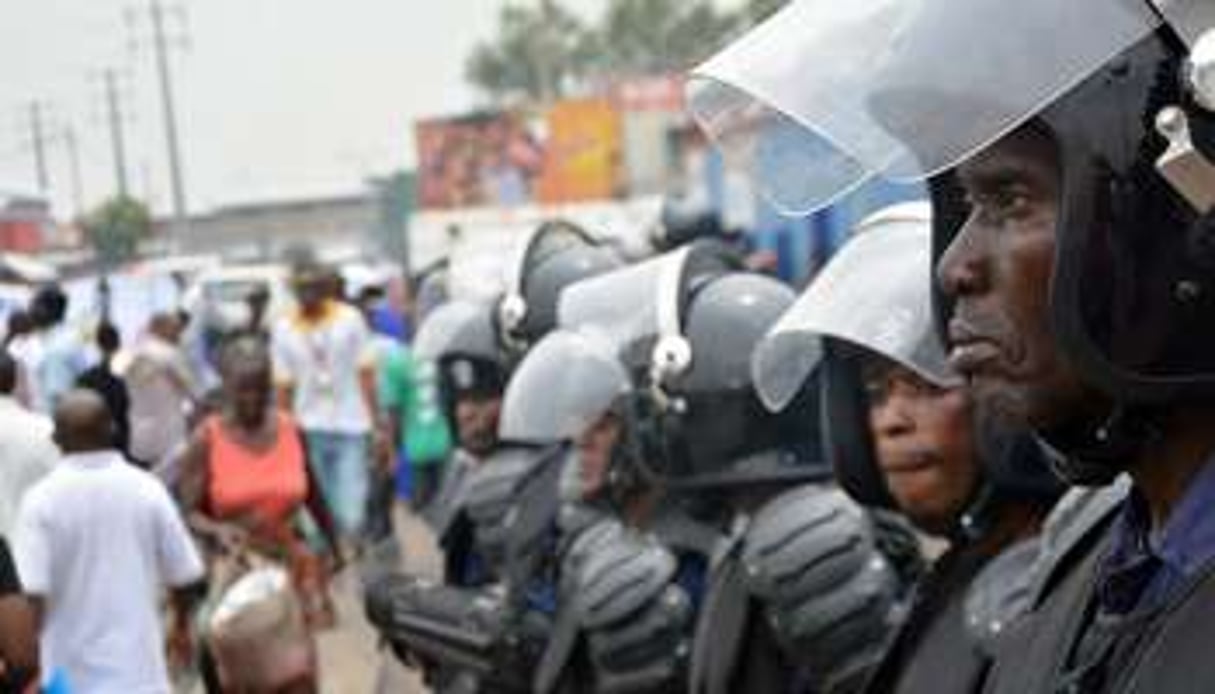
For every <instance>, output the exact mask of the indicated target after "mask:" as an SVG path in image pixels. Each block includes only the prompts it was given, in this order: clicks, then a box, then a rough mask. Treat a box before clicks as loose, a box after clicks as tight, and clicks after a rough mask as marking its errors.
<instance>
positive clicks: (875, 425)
mask: <svg viewBox="0 0 1215 694" xmlns="http://www.w3.org/2000/svg"><path fill="white" fill-rule="evenodd" d="M865 385H866V390H867V391H868V396H869V426H870V429H871V430H872V431H873V439H874V444H875V445H874V448H875V453H876V454H877V459H878V466H879V467H880V468H881V470H882V475H883V477H884V478H885V480H886V487H887V488H888V489H889V490H890V493H891V495H893V496H894V500H895V502H897V503H898V505H899V508H900V509H902V510H903V512H904V513H906V514H907V516H908V517H909V518H911V520H912V521H913V522H915V524H916V525H918V526H920V527H921V528H923V529H925V530H927V531H929V532H934V533H944V532H945V531H947V530H948V529H949V528H950V527H952V526H953V525H954V523H955V521H956V520H957V518H958V517H959V516H960V515H961V514H962V512H963V511H965V506H966V504H967V502H968V501H969V500H970V498H971V496H972V495H973V494H974V490H975V488H976V487H977V485H978V466H977V461H976V459H975V449H974V440H973V437H972V431H973V426H972V424H971V408H970V401H969V398H968V397H967V394H966V391H965V389H963V388H948V389H945V388H939V387H937V386H935V385H933V384H932V383H929V382H928V381H926V380H924V379H923V378H921V377H920V376H918V375H916V374H915V373H914V372H912V371H910V370H908V369H905V368H903V367H901V366H898V365H895V364H892V363H890V362H887V361H884V360H877V359H874V360H872V361H870V362H868V363H867V364H866V365H865Z"/></svg>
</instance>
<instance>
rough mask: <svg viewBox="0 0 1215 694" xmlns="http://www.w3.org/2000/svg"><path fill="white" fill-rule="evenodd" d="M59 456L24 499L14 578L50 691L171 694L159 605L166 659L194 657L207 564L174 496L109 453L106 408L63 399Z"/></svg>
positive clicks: (84, 394)
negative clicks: (167, 612)
mask: <svg viewBox="0 0 1215 694" xmlns="http://www.w3.org/2000/svg"><path fill="white" fill-rule="evenodd" d="M55 441H56V443H57V444H58V445H59V447H60V449H62V451H63V453H64V456H63V458H62V459H61V460H60V461H59V462H58V464H57V465H56V466H55V469H54V470H52V472H51V473H50V474H49V475H47V476H46V477H45V478H44V479H43V480H42V481H40V482H39V483H38V484H37V485H35V486H34V488H33V489H31V490H30V492H29V493H28V494H27V496H26V498H25V500H24V502H23V503H22V506H21V511H20V514H19V517H18V523H17V532H16V534H15V540H16V556H17V567H18V570H19V572H20V575H21V578H22V581H23V582H24V585H25V591H26V593H27V595H29V596H30V598H31V599H32V600H33V603H34V609H35V613H36V615H37V618H38V622H39V625H40V629H41V655H42V666H43V667H42V672H43V680H44V681H43V683H44V685H46V684H49V683H50V679H51V676H52V674H54V673H62V674H63V676H64V677H66V679H67V681H68V682H69V683H70V686H71V691H72V692H73V693H74V694H110V693H115V692H131V693H132V694H134V693H139V694H168V692H169V691H170V686H169V673H168V667H167V665H168V663H167V661H166V651H165V643H166V642H165V635H164V633H163V632H162V628H161V605H162V602H161V596H162V591H163V590H164V589H166V588H167V589H169V591H170V595H171V597H172V600H171V601H170V606H171V612H172V619H171V624H170V627H169V638H168V643H169V649H168V650H169V655H170V656H172V660H173V662H174V663H175V664H184V663H186V662H187V661H188V660H189V659H190V658H191V657H192V651H193V647H192V639H191V636H190V621H189V616H188V615H189V613H190V609H191V607H192V605H193V602H194V599H195V598H196V597H197V595H198V594H199V590H198V588H199V586H200V584H201V581H202V579H203V577H204V570H203V564H202V560H201V558H200V557H199V555H198V552H197V550H196V549H195V547H194V542H193V540H192V539H191V537H190V534H189V532H188V531H187V530H186V525H185V523H184V522H183V520H182V518H181V516H180V514H179V513H178V510H177V508H176V507H175V506H174V504H173V500H172V499H171V498H170V496H169V493H168V491H167V490H166V489H165V488H164V486H163V485H162V484H161V483H160V482H159V481H158V480H156V478H154V477H152V476H151V475H150V474H148V473H146V472H144V471H142V470H140V469H138V468H136V467H134V466H132V465H129V464H127V462H126V461H125V460H124V459H123V457H122V455H121V454H119V453H118V451H116V450H115V449H114V446H113V441H114V426H113V422H112V421H111V418H110V414H109V411H108V410H107V409H106V406H105V402H104V401H103V400H102V399H101V397H100V396H99V395H97V394H96V393H94V392H92V391H87V390H73V391H70V392H68V393H66V394H64V395H63V396H62V398H61V399H60V402H59V404H58V406H57V407H56V410H55Z"/></svg>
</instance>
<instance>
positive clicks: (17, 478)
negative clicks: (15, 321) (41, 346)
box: [0, 352, 59, 537]
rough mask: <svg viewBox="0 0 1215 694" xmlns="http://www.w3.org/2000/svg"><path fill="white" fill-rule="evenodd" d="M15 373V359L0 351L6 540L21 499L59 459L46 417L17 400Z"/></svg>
mask: <svg viewBox="0 0 1215 694" xmlns="http://www.w3.org/2000/svg"><path fill="white" fill-rule="evenodd" d="M17 372H18V366H17V362H16V360H14V359H13V358H12V357H11V356H9V355H8V354H7V353H4V352H0V535H4V536H7V537H12V533H13V526H14V524H16V522H17V508H18V507H19V506H20V505H21V499H22V497H24V496H25V493H26V492H27V491H28V490H29V489H30V488H31V487H33V486H34V484H35V483H37V482H38V480H40V479H42V478H43V476H44V475H46V474H47V473H48V472H50V471H51V467H52V466H53V465H54V464H55V461H56V460H58V459H59V449H57V448H55V444H54V442H53V441H51V420H50V418H48V417H45V416H43V415H40V414H36V413H34V412H31V411H29V410H27V409H26V408H25V407H24V406H22V405H21V403H20V402H18V401H17V397H16V390H17V380H18V377H17Z"/></svg>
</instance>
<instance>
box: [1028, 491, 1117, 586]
mask: <svg viewBox="0 0 1215 694" xmlns="http://www.w3.org/2000/svg"><path fill="white" fill-rule="evenodd" d="M1130 489H1131V480H1130V478H1129V477H1128V476H1126V475H1122V476H1120V477H1119V478H1118V479H1116V480H1115V481H1114V482H1113V483H1111V484H1108V485H1106V486H1104V487H1076V488H1073V489H1071V490H1070V491H1068V492H1067V493H1066V494H1064V495H1063V497H1062V498H1061V499H1059V501H1058V502H1057V503H1056V504H1055V507H1054V509H1053V510H1052V511H1051V512H1050V515H1049V516H1047V518H1046V521H1045V522H1043V524H1042V533H1041V534H1040V535H1039V540H1038V542H1039V547H1040V550H1039V553H1038V557H1037V559H1036V561H1035V562H1034V571H1033V574H1034V575H1033V581H1032V586H1031V589H1030V596H1029V601H1030V605H1031V606H1036V605H1038V604H1040V603H1041V601H1042V599H1043V598H1044V597H1045V596H1046V593H1047V592H1048V591H1049V590H1050V586H1051V585H1052V584H1053V583H1054V580H1055V578H1056V573H1057V572H1058V570H1059V568H1060V567H1061V566H1062V565H1063V564H1064V563H1065V562H1066V561H1067V559H1068V558H1069V557H1071V556H1072V555H1073V553H1074V552H1075V551H1076V550H1077V549H1079V548H1081V547H1083V546H1085V545H1086V544H1087V541H1088V540H1089V539H1090V538H1091V537H1092V536H1093V533H1094V532H1096V531H1098V530H1100V529H1102V528H1104V527H1105V526H1106V523H1107V522H1108V521H1109V520H1110V519H1111V518H1113V516H1114V514H1115V513H1116V512H1117V511H1118V509H1120V508H1121V507H1122V502H1123V501H1125V500H1126V495H1127V494H1128V493H1129V492H1130Z"/></svg>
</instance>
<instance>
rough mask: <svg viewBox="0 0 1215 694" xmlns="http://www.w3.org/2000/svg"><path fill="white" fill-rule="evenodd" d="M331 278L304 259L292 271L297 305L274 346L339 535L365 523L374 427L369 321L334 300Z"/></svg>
mask: <svg viewBox="0 0 1215 694" xmlns="http://www.w3.org/2000/svg"><path fill="white" fill-rule="evenodd" d="M331 282H332V280H331V276H330V274H329V273H328V272H327V271H326V270H325V269H324V268H322V267H320V266H318V265H314V264H305V265H301V266H299V267H297V268H296V269H295V271H294V273H293V277H292V286H293V289H294V291H295V295H296V298H297V300H298V303H299V307H298V309H297V310H296V311H295V312H293V313H292V314H291V315H288V316H286V317H284V318H283V319H282V320H280V321H279V322H278V324H277V325H276V326H275V329H274V333H273V337H272V345H273V353H274V366H275V369H274V373H275V377H276V378H277V379H278V395H279V403H280V405H281V406H282V407H283V408H284V409H286V410H288V411H289V412H292V413H293V414H294V415H295V419H296V421H298V422H299V425H300V427H301V428H302V429H303V432H304V438H305V440H306V442H307V445H308V453H309V463H310V464H311V465H312V469H313V472H314V473H315V475H316V478H317V482H318V483H319V485H320V488H321V490H322V492H324V496H325V500H326V501H327V502H328V505H329V508H331V509H332V510H333V513H334V516H335V518H336V520H337V523H338V527H339V529H340V530H341V532H342V534H343V535H344V536H345V537H346V538H347V539H348V540H351V541H356V540H357V538H358V537H359V535H360V533H361V531H362V529H363V524H364V518H365V512H366V505H367V497H368V492H369V487H370V469H369V468H370V463H371V458H372V455H371V454H372V435H373V432H374V431H375V428H376V427H375V426H374V422H375V417H376V412H378V405H377V402H376V379H375V368H374V364H373V361H372V359H371V356H370V353H369V348H368V347H369V338H368V331H367V326H366V325H365V323H364V321H363V317H362V316H361V315H359V312H358V311H357V310H355V309H354V308H352V307H350V306H348V305H346V304H343V303H341V302H338V301H336V300H335V299H333V298H332V288H331Z"/></svg>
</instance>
